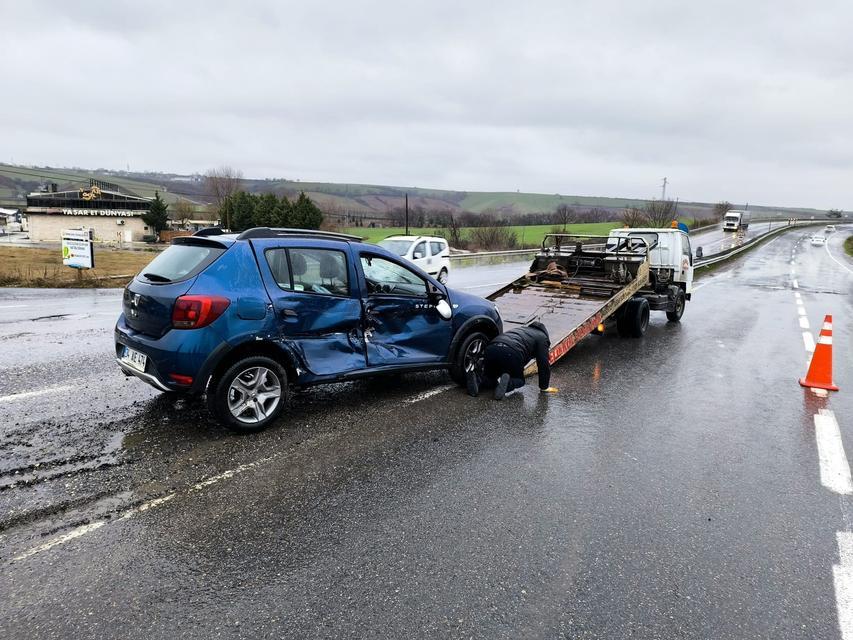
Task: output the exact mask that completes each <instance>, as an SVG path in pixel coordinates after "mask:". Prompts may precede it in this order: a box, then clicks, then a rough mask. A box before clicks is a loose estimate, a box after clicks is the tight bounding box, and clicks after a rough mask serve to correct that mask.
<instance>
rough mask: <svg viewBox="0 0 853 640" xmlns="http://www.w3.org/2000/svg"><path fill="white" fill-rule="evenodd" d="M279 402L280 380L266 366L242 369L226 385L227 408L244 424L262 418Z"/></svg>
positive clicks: (256, 421) (273, 409)
mask: <svg viewBox="0 0 853 640" xmlns="http://www.w3.org/2000/svg"><path fill="white" fill-rule="evenodd" d="M279 402H281V381H280V380H279V379H278V376H277V375H276V374H275V372H273V371H271V370H270V369H267V368H266V367H250V368H248V369H246V370H245V371H242V372H241V373H240V374H239V375H237V376H236V377H235V378H234V380H233V381H232V382H231V386H230V387H228V410H229V411H230V412H231V415H232V416H234V418H235V419H236V420H238V421H240V422H242V423H244V424H255V423H258V422H260V421H261V420H264V419H265V418H266V417H267V416H269V415H270V414H271V413H272V412H273V411H275V409H276V407H277V406H278V403H279Z"/></svg>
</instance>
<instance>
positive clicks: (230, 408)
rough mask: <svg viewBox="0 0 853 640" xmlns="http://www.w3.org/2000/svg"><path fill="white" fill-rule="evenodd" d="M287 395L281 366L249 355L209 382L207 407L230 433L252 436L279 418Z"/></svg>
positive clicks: (285, 403)
mask: <svg viewBox="0 0 853 640" xmlns="http://www.w3.org/2000/svg"><path fill="white" fill-rule="evenodd" d="M288 396H289V391H288V388H287V373H286V372H285V370H284V367H282V366H281V365H280V364H279V363H278V362H276V361H275V360H273V359H272V358H268V357H266V356H250V357H248V358H243V359H242V360H239V361H237V362H235V363H234V364H233V365H231V366H230V367H229V368H228V369H226V370H225V372H224V373H222V374H221V375H219V376H216V377H215V378H214V379H213V380H211V382H210V386H209V387H208V391H207V406H208V409H209V410H210V412H211V413H212V414H213V415H214V417H215V418H216V419H217V420H218V421H219V422H221V423H222V424H223V425H225V426H226V427H228V428H229V429H231V430H232V431H234V432H236V433H255V432H257V431H262V430H263V429H265V428H266V427H267V426H269V425H270V424H271V423H272V422H274V421H275V420H276V419H277V418H278V417H279V416H280V415H281V413H282V412H283V411H284V408H285V406H286V405H287V400H288ZM259 398H260V399H259Z"/></svg>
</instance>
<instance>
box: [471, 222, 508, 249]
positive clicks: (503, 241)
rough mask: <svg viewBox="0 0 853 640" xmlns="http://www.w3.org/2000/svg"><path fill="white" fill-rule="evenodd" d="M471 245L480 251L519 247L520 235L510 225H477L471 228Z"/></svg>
mask: <svg viewBox="0 0 853 640" xmlns="http://www.w3.org/2000/svg"><path fill="white" fill-rule="evenodd" d="M471 245H472V246H473V247H474V248H477V249H479V250H480V251H506V250H508V249H517V248H518V235H517V234H516V232H515V231H514V230H513V229H511V228H510V227H477V228H476V229H472V230H471Z"/></svg>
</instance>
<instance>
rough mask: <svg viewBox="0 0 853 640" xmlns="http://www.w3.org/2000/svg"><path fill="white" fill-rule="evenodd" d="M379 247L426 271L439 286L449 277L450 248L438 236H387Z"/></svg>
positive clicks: (445, 241)
mask: <svg viewBox="0 0 853 640" xmlns="http://www.w3.org/2000/svg"><path fill="white" fill-rule="evenodd" d="M379 246H380V247H382V248H383V249H387V250H388V251H390V252H391V253H394V254H396V255H398V256H400V257H401V258H404V259H405V260H407V261H409V262H411V263H412V264H413V265H415V266H416V267H419V268H421V269H423V270H424V271H426V272H427V273H428V274H429V275H431V276H433V277H434V278H435V279H436V280H438V281H439V282H440V283H441V284H447V279H448V276H449V275H450V247H449V245H448V244H447V240H445V239H444V238H439V237H438V236H388V237H387V238H385V239H384V240H380V241H379Z"/></svg>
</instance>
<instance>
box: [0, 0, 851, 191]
mask: <svg viewBox="0 0 853 640" xmlns="http://www.w3.org/2000/svg"><path fill="white" fill-rule="evenodd" d="M3 5H4V6H3V8H2V14H3V15H4V18H5V20H4V22H5V24H6V25H7V30H6V32H5V35H4V39H3V41H2V42H0V56H2V60H3V64H2V66H0V83H2V84H0V86H3V87H12V88H13V91H11V92H10V94H11V95H14V96H15V98H14V99H12V100H9V99H7V100H5V101H4V102H3V105H2V106H0V115H2V117H0V140H2V141H3V142H2V145H0V153H2V155H3V156H4V157H0V159H2V160H9V159H10V158H11V157H14V159H15V161H17V162H26V163H32V164H53V165H58V164H67V165H80V166H116V167H121V166H124V165H125V164H126V163H130V165H131V167H132V168H138V169H161V170H167V171H183V172H193V171H203V170H204V169H206V168H207V167H209V166H213V165H216V164H220V163H223V162H225V163H228V164H231V165H234V166H238V167H240V168H242V169H243V171H244V172H245V173H246V174H250V175H255V176H258V177H264V176H269V177H274V176H287V177H292V178H297V177H298V178H302V179H306V180H308V179H316V180H330V181H339V182H344V181H346V182H372V183H382V184H391V183H393V184H402V185H417V186H424V187H436V188H451V189H470V190H475V189H483V190H515V189H517V188H519V189H522V190H528V191H539V192H543V193H555V192H559V193H575V194H581V195H584V194H590V195H593V194H594V195H613V196H638V197H650V196H653V195H655V194H656V193H657V184H658V181H659V179H660V177H661V176H663V175H667V176H668V177H669V178H670V180H671V182H672V185H673V187H672V188H673V193H674V194H676V195H678V196H679V197H681V198H682V199H689V200H711V201H713V200H719V199H729V200H732V201H741V202H742V201H750V202H755V203H767V204H789V205H803V206H816V207H831V206H832V207H848V208H853V199H851V196H850V195H849V193H848V189H847V186H846V178H845V176H846V175H847V174H849V173H850V169H851V168H853V167H851V165H853V157H851V151H850V149H851V148H853V146H851V144H850V143H851V133H853V131H851V129H853V125H851V122H850V118H849V115H848V114H849V113H850V112H851V107H853V104H851V103H853V83H851V82H850V80H851V72H853V68H851V60H853V43H851V41H850V39H849V38H848V37H847V34H846V28H847V25H849V24H850V23H851V18H853V6H850V5H849V4H848V3H845V2H835V1H833V2H825V3H812V4H807V3H801V2H789V1H787V0H783V1H782V2H775V3H764V2H745V1H741V2H716V3H702V4H701V5H698V4H696V3H684V2H675V1H665V0H645V1H637V2H627V1H625V2H609V3H602V2H587V1H578V2H571V3H568V2H559V1H554V2H540V3H524V4H522V3H510V2H482V1H481V2H466V3H451V2H413V3H392V2H376V1H373V2H370V1H366V2H357V3H330V2H317V3H283V2H241V3H228V4H227V5H224V6H223V5H221V4H220V3H216V4H213V3H202V2H190V3H166V2H149V3H124V2H106V1H104V2H79V3H73V4H72V3H63V2H58V1H57V2H35V3H21V2H8V1H4V3H3Z"/></svg>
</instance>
